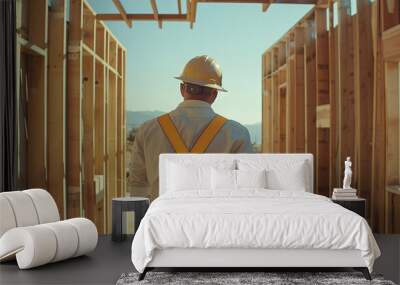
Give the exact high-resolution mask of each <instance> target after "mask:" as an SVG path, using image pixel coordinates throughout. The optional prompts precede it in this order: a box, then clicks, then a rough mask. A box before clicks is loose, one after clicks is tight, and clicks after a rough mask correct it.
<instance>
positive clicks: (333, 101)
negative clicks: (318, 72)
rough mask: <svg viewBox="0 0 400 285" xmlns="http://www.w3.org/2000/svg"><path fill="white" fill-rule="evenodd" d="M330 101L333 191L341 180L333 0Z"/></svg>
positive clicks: (330, 157)
mask: <svg viewBox="0 0 400 285" xmlns="http://www.w3.org/2000/svg"><path fill="white" fill-rule="evenodd" d="M328 35H329V49H328V50H329V63H328V64H329V103H330V108H331V118H330V121H331V127H330V129H329V141H330V143H329V162H330V165H329V191H330V192H331V191H332V189H333V188H334V187H339V180H338V179H337V176H338V175H337V173H338V164H339V161H338V159H337V157H338V155H337V152H338V144H339V141H338V132H337V126H338V123H337V121H338V118H337V116H336V110H337V108H338V107H337V105H338V104H337V97H338V96H337V82H338V80H337V70H338V68H337V62H336V61H337V47H336V39H337V29H336V28H335V27H334V5H333V1H330V2H329V34H328Z"/></svg>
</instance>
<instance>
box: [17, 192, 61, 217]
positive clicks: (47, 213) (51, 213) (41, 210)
mask: <svg viewBox="0 0 400 285" xmlns="http://www.w3.org/2000/svg"><path fill="white" fill-rule="evenodd" d="M22 192H23V193H25V194H28V195H29V196H30V198H31V199H32V201H33V204H34V205H35V208H36V213H37V215H38V218H39V224H44V223H51V222H56V221H59V220H60V215H59V213H58V208H57V204H56V202H55V201H54V199H53V197H51V195H50V193H49V192H47V191H46V190H43V189H29V190H24V191H22Z"/></svg>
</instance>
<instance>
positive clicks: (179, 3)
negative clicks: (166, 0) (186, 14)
mask: <svg viewBox="0 0 400 285" xmlns="http://www.w3.org/2000/svg"><path fill="white" fill-rule="evenodd" d="M176 1H177V5H178V13H179V14H182V0H176Z"/></svg>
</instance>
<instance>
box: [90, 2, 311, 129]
mask: <svg viewBox="0 0 400 285" xmlns="http://www.w3.org/2000/svg"><path fill="white" fill-rule="evenodd" d="M121 2H122V3H123V5H124V6H125V8H126V10H127V12H128V13H151V12H152V10H151V6H150V1H149V0H134V1H133V0H122V1H121ZM182 2H183V4H184V5H183V6H185V1H184V0H183V1H182ZM89 3H90V4H91V6H92V7H93V8H94V10H95V11H96V12H98V13H100V12H107V13H110V12H115V13H117V10H116V9H115V7H114V5H113V3H112V1H111V0H89ZM176 3H177V1H176V0H158V1H157V4H158V7H159V9H158V10H159V12H160V13H176V12H177V4H176ZM311 7H312V6H311V5H287V4H285V5H282V4H281V5H279V4H273V5H271V7H270V8H269V10H268V12H266V13H263V12H262V11H261V4H207V3H200V4H198V10H197V21H196V23H195V25H194V28H193V30H191V29H190V26H189V24H188V23H182V22H178V23H176V22H165V23H163V29H162V30H160V29H159V28H158V25H157V23H156V22H134V23H133V28H132V29H129V28H128V27H127V26H126V25H125V23H123V22H107V25H108V26H109V28H110V29H111V30H112V32H113V33H114V34H115V35H116V36H117V38H118V39H119V40H120V42H121V43H122V44H123V45H124V46H125V47H126V49H127V83H126V84H127V85H126V88H127V89H126V108H127V110H133V111H145V110H149V111H151V110H160V111H169V110H172V109H174V108H175V107H176V105H177V104H178V103H179V102H180V101H181V97H180V93H179V81H177V80H176V79H174V78H173V77H174V76H176V75H179V74H180V72H181V70H182V68H183V66H184V64H185V63H186V62H187V61H188V60H189V59H190V58H192V57H194V56H196V55H202V54H207V55H210V56H211V57H213V58H215V59H216V60H217V62H218V63H219V64H220V66H221V68H222V72H223V86H224V87H225V88H226V89H227V90H228V91H229V92H228V93H220V95H219V98H217V100H216V102H215V103H214V105H213V107H214V110H215V111H216V112H218V113H220V114H221V115H224V116H226V117H228V118H231V119H235V120H237V121H239V122H240V123H243V124H251V123H256V122H260V121H261V55H262V53H263V52H264V51H265V50H266V49H267V48H268V47H269V46H271V44H273V43H274V42H275V41H276V40H278V39H279V38H280V37H281V36H282V35H283V34H284V33H285V32H286V31H287V30H288V29H289V28H290V27H291V26H293V25H294V24H295V23H296V22H297V21H298V20H299V19H300V18H301V17H302V16H303V15H304V14H305V13H307V12H308V11H309V10H310V9H311ZM183 8H184V7H183ZM184 11H185V8H184Z"/></svg>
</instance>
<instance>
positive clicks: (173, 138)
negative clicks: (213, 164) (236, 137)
mask: <svg viewBox="0 0 400 285" xmlns="http://www.w3.org/2000/svg"><path fill="white" fill-rule="evenodd" d="M226 121H227V119H226V118H224V117H222V116H219V115H216V116H215V117H214V118H213V119H212V121H211V122H210V124H209V125H208V126H207V128H206V129H205V130H204V131H203V133H202V134H201V135H200V137H199V138H198V139H197V141H196V143H195V145H194V146H193V148H192V149H191V151H190V152H192V153H203V152H205V151H206V149H207V148H208V146H209V145H210V143H211V142H212V141H213V139H214V138H215V136H216V135H217V133H218V132H219V130H220V129H221V128H222V126H223V125H224V124H225V122H226ZM158 122H159V124H160V126H161V129H162V130H163V132H164V134H165V135H166V136H167V138H168V141H169V142H170V144H171V145H172V147H173V148H174V150H175V152H176V153H188V152H189V150H188V148H187V147H186V145H185V143H184V142H183V140H182V138H181V136H180V135H179V133H178V130H177V129H176V127H175V125H174V123H173V122H172V120H171V117H170V116H169V114H165V115H162V116H160V117H158Z"/></svg>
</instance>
